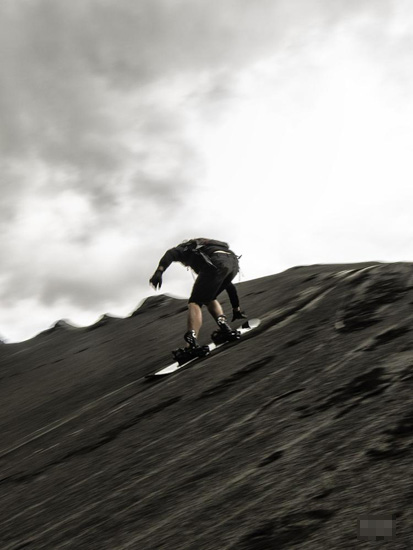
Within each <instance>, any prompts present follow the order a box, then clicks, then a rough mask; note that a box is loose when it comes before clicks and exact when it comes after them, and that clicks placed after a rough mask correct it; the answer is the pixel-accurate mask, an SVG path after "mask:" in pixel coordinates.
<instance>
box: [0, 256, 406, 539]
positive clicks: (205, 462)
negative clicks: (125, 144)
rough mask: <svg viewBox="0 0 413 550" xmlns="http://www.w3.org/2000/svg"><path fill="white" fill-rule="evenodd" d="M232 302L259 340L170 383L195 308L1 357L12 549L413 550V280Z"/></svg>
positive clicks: (349, 279) (352, 273)
mask: <svg viewBox="0 0 413 550" xmlns="http://www.w3.org/2000/svg"><path fill="white" fill-rule="evenodd" d="M237 287H238V291H239V294H240V298H241V303H242V306H243V308H244V309H245V310H246V311H247V313H248V314H249V316H250V317H259V318H261V320H262V324H261V325H260V327H259V328H258V329H257V330H256V331H254V332H252V333H251V336H250V337H249V338H248V337H246V338H245V339H243V340H241V341H240V342H239V343H238V344H236V345H234V346H232V347H228V348H224V349H223V350H222V351H221V352H218V353H217V354H216V355H212V356H210V357H208V358H207V359H204V360H201V361H199V362H198V363H196V364H194V365H193V366H192V367H191V368H188V369H186V370H182V371H181V372H180V373H178V374H176V375H173V376H171V377H168V378H166V379H162V380H161V381H160V382H149V381H148V380H146V379H145V375H146V374H148V373H149V372H152V371H154V370H156V369H159V368H161V367H163V366H166V365H167V364H168V363H169V362H170V350H172V349H173V348H174V347H176V346H177V345H180V344H181V343H182V334H183V332H184V330H185V321H186V314H185V311H186V302H185V300H177V299H174V298H171V297H168V296H163V295H161V296H157V297H151V298H148V299H147V300H146V301H145V302H144V303H143V304H142V305H141V307H139V308H138V309H137V310H136V311H135V312H134V313H133V314H132V315H131V316H130V317H128V318H126V319H118V318H114V317H110V316H103V317H102V318H101V319H100V320H99V321H98V322H97V323H96V324H95V325H92V326H89V327H84V328H75V327H73V326H71V325H70V324H69V323H67V322H58V323H56V325H55V326H54V327H53V328H52V329H49V330H47V331H45V332H43V333H41V334H39V335H38V336H36V337H35V338H33V339H31V340H28V341H25V342H21V343H18V344H6V345H2V346H0V378H1V385H0V408H1V416H0V418H1V420H0V422H1V433H2V438H1V447H2V448H1V449H0V483H1V494H2V498H1V502H2V506H1V511H0V525H1V535H0V548H1V549H2V550H19V549H23V548H24V549H36V550H40V549H49V550H50V549H53V550H58V549H67V550H69V549H73V550H75V549H76V550H81V549H99V550H105V549H108V550H118V549H119V550H120V549H127V548H130V549H142V550H152V549H153V550H163V549H165V550H166V549H168V550H170V549H179V550H187V549H188V550H189V549H191V550H192V549H193V550H212V549H213V550H216V549H217V548H218V549H220V550H264V549H265V550H267V549H278V550H279V549H294V548H306V549H308V550H313V549H314V550H316V549H317V550H319V549H324V548H325V549H332V548H337V549H341V548H342V549H344V548H345V549H348V548H370V547H371V544H372V543H371V541H368V540H361V539H359V538H358V519H359V518H360V516H363V515H382V516H392V518H393V523H394V526H395V529H394V531H393V540H386V539H384V540H382V541H381V542H380V545H381V547H384V548H392V549H399V548H400V549H406V548H413V543H412V541H413V532H412V526H413V512H412V506H411V502H412V499H413V485H412V482H411V479H412V467H411V464H412V458H413V397H412V396H413V392H412V386H413V330H412V329H413V316H412V309H413V270H412V264H407V263H397V264H377V263H371V262H370V263H365V264H354V265H314V266H305V267H297V268H293V269H290V270H288V271H286V272H284V273H281V274H278V275H273V276H269V277H264V278H261V279H256V280H253V281H247V282H244V283H239V284H238V285H237ZM223 303H224V306H225V308H226V309H227V310H229V304H228V302H227V301H226V297H225V299H224V301H223ZM213 328H214V326H213V323H212V321H211V320H209V319H206V320H205V324H204V327H203V342H202V343H206V342H207V341H208V340H209V334H210V333H211V332H212V330H213Z"/></svg>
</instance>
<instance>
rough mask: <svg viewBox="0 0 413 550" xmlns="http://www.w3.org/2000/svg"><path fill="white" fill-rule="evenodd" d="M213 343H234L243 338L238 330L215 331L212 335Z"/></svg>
mask: <svg viewBox="0 0 413 550" xmlns="http://www.w3.org/2000/svg"><path fill="white" fill-rule="evenodd" d="M211 338H212V341H213V342H214V344H216V345H219V344H224V343H225V342H233V341H235V340H239V339H240V338H241V333H240V332H239V331H238V330H231V331H226V330H225V331H224V330H215V331H214V332H213V333H212V334H211Z"/></svg>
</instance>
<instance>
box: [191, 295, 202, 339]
mask: <svg viewBox="0 0 413 550" xmlns="http://www.w3.org/2000/svg"><path fill="white" fill-rule="evenodd" d="M201 326H202V309H201V307H200V306H199V305H198V304H196V303H195V302H190V303H189V304H188V330H194V331H195V336H196V337H198V334H199V331H200V329H201Z"/></svg>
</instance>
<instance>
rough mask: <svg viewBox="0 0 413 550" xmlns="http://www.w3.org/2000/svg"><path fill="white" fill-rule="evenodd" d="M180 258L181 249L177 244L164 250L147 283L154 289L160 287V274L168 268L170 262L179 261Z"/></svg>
mask: <svg viewBox="0 0 413 550" xmlns="http://www.w3.org/2000/svg"><path fill="white" fill-rule="evenodd" d="M181 260H182V249H181V248H180V247H179V246H176V247H175V248H170V249H169V250H167V251H166V252H165V254H164V255H163V256H162V258H161V259H160V261H159V265H158V267H157V268H156V271H155V273H154V274H153V275H152V277H151V278H150V279H149V283H150V284H151V285H152V286H153V287H154V289H155V290H158V288H161V286H162V275H163V273H164V271H166V270H167V269H168V267H169V266H170V265H171V263H172V262H179V261H181Z"/></svg>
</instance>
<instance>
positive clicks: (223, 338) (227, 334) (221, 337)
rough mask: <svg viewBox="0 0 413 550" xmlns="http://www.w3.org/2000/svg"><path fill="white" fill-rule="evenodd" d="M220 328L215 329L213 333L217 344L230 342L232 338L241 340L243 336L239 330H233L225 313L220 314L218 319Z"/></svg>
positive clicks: (212, 336)
mask: <svg viewBox="0 0 413 550" xmlns="http://www.w3.org/2000/svg"><path fill="white" fill-rule="evenodd" d="M217 324H218V330H215V331H214V332H213V333H212V335H211V338H212V341H213V342H214V343H215V344H217V345H218V344H223V343H224V342H230V341H232V340H239V339H240V338H241V335H240V333H239V332H238V330H232V328H231V327H230V326H229V324H228V322H227V318H226V317H225V315H220V316H219V317H218V319H217Z"/></svg>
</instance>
